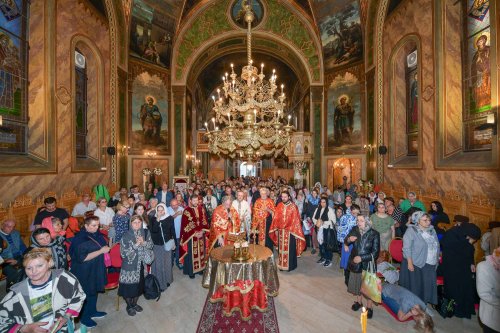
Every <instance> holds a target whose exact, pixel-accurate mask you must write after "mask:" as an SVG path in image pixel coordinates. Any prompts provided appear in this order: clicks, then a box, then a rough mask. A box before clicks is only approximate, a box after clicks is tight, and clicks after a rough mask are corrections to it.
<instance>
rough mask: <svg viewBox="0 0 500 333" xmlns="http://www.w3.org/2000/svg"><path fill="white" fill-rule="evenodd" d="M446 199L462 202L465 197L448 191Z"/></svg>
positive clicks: (445, 195) (445, 194) (453, 191)
mask: <svg viewBox="0 0 500 333" xmlns="http://www.w3.org/2000/svg"><path fill="white" fill-rule="evenodd" d="M444 197H445V198H446V199H449V200H455V201H462V200H464V196H463V195H461V194H460V193H458V192H457V191H455V190H451V191H447V192H445V193H444Z"/></svg>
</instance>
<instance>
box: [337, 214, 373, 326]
mask: <svg viewBox="0 0 500 333" xmlns="http://www.w3.org/2000/svg"><path fill="white" fill-rule="evenodd" d="M351 244H352V246H353V247H352V251H351V254H350V256H349V271H350V272H349V283H348V285H347V291H348V292H349V293H351V294H353V295H354V296H356V301H355V302H354V304H353V305H352V307H351V309H352V310H353V311H358V310H359V309H360V308H361V307H362V306H363V304H362V298H363V297H364V298H365V300H366V307H367V308H368V318H372V317H373V302H372V300H371V299H369V298H366V297H365V296H363V297H362V296H361V282H362V272H363V271H364V270H365V271H366V270H367V269H368V264H369V263H370V262H372V263H373V265H374V266H375V265H376V260H377V258H378V254H379V251H380V235H379V233H378V232H377V231H376V230H374V229H373V228H372V227H371V225H370V220H369V219H368V218H367V217H365V216H363V215H359V216H358V218H357V225H356V226H355V227H354V228H352V230H351V232H349V234H348V235H347V236H346V238H345V240H344V248H345V250H346V251H347V250H348V247H349V245H351ZM374 269H376V268H375V267H374Z"/></svg>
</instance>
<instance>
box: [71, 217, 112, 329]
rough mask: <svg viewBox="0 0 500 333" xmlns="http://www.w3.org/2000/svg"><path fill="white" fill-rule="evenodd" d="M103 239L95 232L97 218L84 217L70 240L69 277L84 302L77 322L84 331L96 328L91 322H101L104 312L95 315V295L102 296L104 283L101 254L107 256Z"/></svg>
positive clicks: (97, 226) (105, 281)
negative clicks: (84, 298)
mask: <svg viewBox="0 0 500 333" xmlns="http://www.w3.org/2000/svg"><path fill="white" fill-rule="evenodd" d="M109 250H110V247H109V246H107V242H106V239H105V238H104V236H103V234H102V233H100V232H99V217H97V216H88V217H86V218H85V221H84V228H83V229H82V230H80V232H79V233H77V234H76V236H75V237H74V238H73V241H72V242H71V247H70V248H69V255H70V256H71V273H73V274H74V275H75V276H76V278H77V279H78V281H80V283H81V285H82V288H83V291H84V292H85V295H87V299H86V300H85V303H84V305H83V309H82V316H81V318H80V322H81V323H82V324H83V325H85V326H86V327H88V328H92V327H96V326H97V323H96V322H95V321H94V320H93V318H103V317H105V316H106V315H107V313H106V312H102V311H97V309H96V306H97V295H98V293H101V292H104V286H105V285H106V283H107V277H106V266H105V264H104V254H105V253H108V252H109Z"/></svg>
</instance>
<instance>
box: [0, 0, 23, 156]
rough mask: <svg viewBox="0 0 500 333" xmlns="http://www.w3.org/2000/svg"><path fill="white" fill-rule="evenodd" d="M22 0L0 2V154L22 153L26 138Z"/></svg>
mask: <svg viewBox="0 0 500 333" xmlns="http://www.w3.org/2000/svg"><path fill="white" fill-rule="evenodd" d="M28 10H29V2H28V1H26V0H15V1H2V2H0V117H1V121H0V153H3V154H25V153H27V149H28V148H27V147H28V141H27V134H28V106H27V88H28V85H27V83H28V71H27V65H28V50H29V45H28V12H29V11H28Z"/></svg>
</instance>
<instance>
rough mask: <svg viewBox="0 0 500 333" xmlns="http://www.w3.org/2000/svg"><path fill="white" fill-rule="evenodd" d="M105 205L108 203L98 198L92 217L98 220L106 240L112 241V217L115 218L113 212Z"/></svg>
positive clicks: (113, 234) (113, 231) (113, 235)
mask: <svg viewBox="0 0 500 333" xmlns="http://www.w3.org/2000/svg"><path fill="white" fill-rule="evenodd" d="M107 205H108V201H107V200H106V198H99V199H98V200H97V209H96V210H95V211H94V215H95V216H97V217H98V218H99V225H100V226H101V230H102V231H103V232H104V234H105V235H106V236H108V238H110V239H113V238H114V237H115V228H113V216H115V212H114V211H113V209H111V208H109V207H108V206H107Z"/></svg>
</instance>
